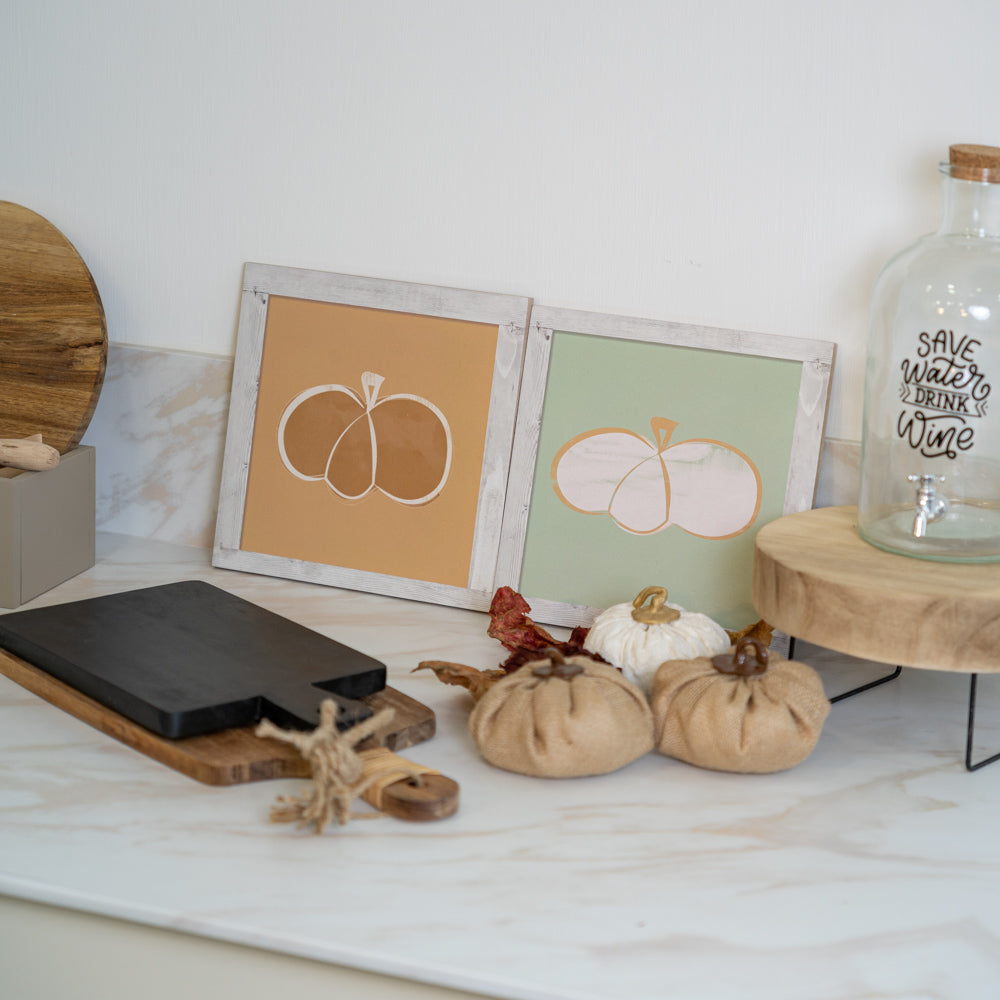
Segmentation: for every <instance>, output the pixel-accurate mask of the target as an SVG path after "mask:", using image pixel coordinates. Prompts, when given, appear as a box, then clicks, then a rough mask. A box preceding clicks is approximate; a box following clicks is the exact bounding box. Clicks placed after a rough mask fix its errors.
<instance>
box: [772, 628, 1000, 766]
mask: <svg viewBox="0 0 1000 1000" xmlns="http://www.w3.org/2000/svg"><path fill="white" fill-rule="evenodd" d="M788 659H790V660H794V659H795V636H794V635H791V636H789V637H788ZM902 672H903V668H902V666H898V667H896V669H895V670H894V671H893V672H892V673H891V674H886V675H885V677H879V678H878V679H877V680H874V681H869V682H868V683H867V684H862V685H861V686H860V687H856V688H851V690H850V691H845V692H844V693H843V694H838V695H836V696H835V697H833V698H831V699H830V704H831V705H833V704H834V703H835V702H838V701H843V700H844V699H845V698H850V697H852V696H853V695H856V694H861V692H862V691H870V690H871V689H872V688H876V687H878V686H879V685H880V684H888V682H889V681H893V680H895V679H896V678H897V677H898V676H899V675H900V674H901V673H902ZM998 756H1000V755H998Z"/></svg>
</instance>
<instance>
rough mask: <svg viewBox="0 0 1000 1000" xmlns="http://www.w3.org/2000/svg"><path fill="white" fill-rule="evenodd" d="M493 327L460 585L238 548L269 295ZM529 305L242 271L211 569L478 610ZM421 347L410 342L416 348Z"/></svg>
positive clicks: (323, 276)
mask: <svg viewBox="0 0 1000 1000" xmlns="http://www.w3.org/2000/svg"><path fill="white" fill-rule="evenodd" d="M272 295H278V296H286V297H289V298H298V299H309V300H313V301H318V302H332V303H338V304H343V305H353V306H362V307H368V308H372V309H384V310H391V311H394V312H403V313H410V314H416V315H420V316H434V317H440V318H443V319H457V320H465V321H468V322H475V323H485V324H489V325H491V326H496V327H497V328H498V331H499V335H498V339H497V350H496V355H495V360H494V369H493V382H492V390H491V396H490V409H489V416H488V419H487V426H486V440H485V449H484V458H483V468H482V474H481V477H480V484H479V501H478V507H477V510H476V520H475V532H474V536H473V548H472V558H471V562H470V567H469V577H468V585H467V586H466V587H455V586H449V585H446V584H438V583H433V582H429V581H423V580H412V579H407V578H404V577H396V576H390V575H387V574H383V573H377V572H369V571H365V570H358V569H352V568H348V567H341V566H330V565H326V564H323V563H312V562H306V561H302V560H298V559H289V558H285V557H279V556H272V555H266V554H262V553H257V552H249V551H244V550H242V549H241V548H240V539H241V535H242V527H243V516H244V512H245V507H246V493H247V482H248V475H249V469H250V451H251V446H252V442H253V429H254V420H255V415H256V410H257V393H258V387H259V384H260V374H261V360H262V356H263V349H264V330H265V324H266V321H267V310H268V302H269V300H270V296H272ZM530 309H531V299H530V298H526V297H521V296H514V295H502V294H497V293H492V292H477V291H468V290H465V289H455V288H443V287H438V286H434V285H421V284H411V283H409V282H402V281H389V280H385V279H380V278H367V277H358V276H354V275H345V274H331V273H327V272H324V271H312V270H305V269H301V268H292V267H278V266H273V265H267V264H246V265H245V267H244V275H243V293H242V299H241V304H240V321H239V331H238V336H237V345H236V358H235V365H234V370H233V389H232V395H231V399H230V404H229V420H228V425H227V430H226V447H225V453H224V458H223V466H222V483H221V489H220V496H219V511H218V517H217V520H216V530H215V545H214V548H213V552H212V564H213V565H214V566H219V567H222V568H224V569H234V570H241V571H244V572H248V573H260V574H263V575H266V576H278V577H282V578H286V579H292V580H304V581H308V582H311V583H321V584H326V585H328V586H332V587H343V588H346V589H349V590H363V591H369V592H371V593H376V594H386V595H388V596H391V597H403V598H408V599H411V600H419V601H427V602H430V603H434V604H445V605H450V606H453V607H464V608H472V609H475V610H484V609H486V608H488V607H489V605H490V601H491V599H492V597H493V580H494V575H495V570H496V563H497V558H498V553H499V548H500V526H501V522H502V515H503V508H504V500H505V493H506V487H507V478H508V472H509V469H510V452H511V443H512V440H513V435H514V423H515V416H516V410H517V399H518V387H519V384H520V377H521V365H522V361H523V357H524V343H525V333H526V328H527V323H528V314H529V312H530ZM419 349H420V345H419V344H416V343H415V344H414V350H419Z"/></svg>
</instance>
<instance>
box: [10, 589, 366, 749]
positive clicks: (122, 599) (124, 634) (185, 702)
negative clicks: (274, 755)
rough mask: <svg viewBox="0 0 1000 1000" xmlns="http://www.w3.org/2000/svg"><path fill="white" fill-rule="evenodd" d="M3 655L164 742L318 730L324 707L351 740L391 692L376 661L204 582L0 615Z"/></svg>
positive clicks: (125, 593)
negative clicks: (228, 733)
mask: <svg viewBox="0 0 1000 1000" xmlns="http://www.w3.org/2000/svg"><path fill="white" fill-rule="evenodd" d="M0 647H2V648H4V649H7V650H9V651H10V652H11V653H13V654H14V655H15V656H18V657H20V658H21V659H23V660H25V661H27V662H28V663H31V664H33V665H35V666H36V667H39V668H41V669H42V670H44V671H45V672H46V673H49V674H51V675H52V676H53V677H56V678H58V679H59V680H60V681H62V682H64V683H65V684H68V685H69V686H70V687H72V688H75V689H76V690H78V691H81V692H82V693H83V694H85V695H87V696H89V697H90V698H93V699H94V700H95V701H97V702H99V703H100V704H102V705H105V706H106V707H107V708H110V709H112V710H113V711H114V712H117V713H119V714H120V715H122V716H124V717H125V718H127V719H130V720H132V721H133V722H136V723H138V724H139V725H141V726H144V727H146V728H147V729H149V730H151V731H153V732H154V733H157V734H159V735H160V736H164V737H166V738H168V739H185V738H188V737H193V736H201V735H205V734H207V733H213V732H219V731H221V730H224V729H229V728H232V727H236V726H245V725H248V724H250V723H253V722H256V721H258V720H259V719H261V718H264V717H266V718H269V719H271V721H272V722H274V723H276V724H277V725H279V726H285V727H297V728H312V727H314V726H315V725H317V723H318V721H319V706H320V703H321V702H322V701H323V699H324V698H329V697H333V698H335V699H336V700H337V702H338V704H339V706H340V716H339V718H338V726H339V727H340V728H341V729H346V728H348V727H350V726H352V725H354V724H355V723H356V722H360V721H361V720H362V719H365V718H367V717H368V716H370V715H371V714H372V710H371V708H370V707H369V706H368V705H365V704H363V703H362V702H360V701H356V700H354V699H358V698H363V697H365V696H367V695H371V694H374V693H376V692H378V691H382V690H383V689H384V688H385V684H386V669H385V666H384V664H382V663H380V662H379V661H378V660H375V659H373V658H372V657H370V656H367V655H365V654H364V653H360V652H358V651H357V650H354V649H351V648H350V647H348V646H344V645H342V644H341V643H339V642H337V641H336V640H334V639H330V638H327V637H326V636H324V635H321V634H320V633H318V632H315V631H313V630H312V629H308V628H306V627H305V626H303V625H299V624H297V623H296V622H293V621H290V620H289V619H287V618H283V617H281V616H280V615H277V614H274V613H273V612H271V611H267V610H266V609H264V608H261V607H259V606H258V605H256V604H253V603H251V602H250V601H246V600H244V599H243V598H241V597H237V596H235V595H234V594H230V593H228V592H227V591H225V590H222V589H221V588H219V587H215V586H213V585H212V584H208V583H204V582H202V581H200V580H186V581H182V582H180V583H171V584H165V585H163V586H158V587H147V588H143V589H140V590H132V591H125V592H123V593H119V594H109V595H106V596H104V597H94V598H89V599H87V600H83V601H74V602H70V603H67V604H56V605H52V606H51V607H45V608H32V609H30V610H28V611H16V612H12V613H10V614H6V615H0Z"/></svg>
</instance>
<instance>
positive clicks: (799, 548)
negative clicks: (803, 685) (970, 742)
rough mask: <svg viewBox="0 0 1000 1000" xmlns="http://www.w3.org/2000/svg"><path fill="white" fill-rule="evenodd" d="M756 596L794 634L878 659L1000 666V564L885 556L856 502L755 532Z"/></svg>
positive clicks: (980, 668) (976, 668)
mask: <svg viewBox="0 0 1000 1000" xmlns="http://www.w3.org/2000/svg"><path fill="white" fill-rule="evenodd" d="M753 602H754V606H755V608H756V609H757V612H758V613H759V614H760V615H761V617H763V618H764V619H766V620H767V621H768V622H769V623H770V624H772V625H774V626H776V627H777V628H779V629H781V630H782V631H784V632H787V633H788V634H789V635H793V636H796V637H797V638H801V639H805V640H807V641H809V642H813V643H816V644H817V645H819V646H824V647H826V648H827V649H833V650H836V651H838V652H841V653H847V654H848V655H850V656H858V657H861V658H863V659H869V660H875V661H877V662H880V663H890V664H900V665H902V666H904V667H921V668H925V669H929V670H949V671H960V672H966V673H997V672H1000V563H984V564H975V565H969V564H959V563H944V562H929V561H927V560H923V559H912V558H910V557H908V556H900V555H893V554H892V553H889V552H883V551H882V550H881V549H877V548H875V547H874V546H873V545H869V544H868V543H867V542H866V541H864V540H863V539H862V538H861V536H860V535H858V532H857V508H856V507H853V506H852V507H822V508H818V509H816V510H808V511H803V512H802V513H799V514H789V515H787V516H785V517H781V518H779V519H778V520H776V521H772V522H771V523H770V524H768V525H766V526H765V527H764V528H762V529H761V530H760V532H759V533H758V535H757V541H756V550H755V553H754V572H753Z"/></svg>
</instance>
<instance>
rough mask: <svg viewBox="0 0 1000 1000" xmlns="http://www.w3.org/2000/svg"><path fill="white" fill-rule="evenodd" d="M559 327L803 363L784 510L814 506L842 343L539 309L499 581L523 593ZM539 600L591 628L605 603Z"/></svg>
mask: <svg viewBox="0 0 1000 1000" xmlns="http://www.w3.org/2000/svg"><path fill="white" fill-rule="evenodd" d="M556 330H560V331H565V332H567V333H579V334H591V335H594V336H600V337H607V338H614V339H618V340H622V341H633V340H634V341H644V342H649V343H657V344H664V345H671V346H677V347H692V348H698V349H699V350H706V351H718V352H723V353H727V354H746V355H756V356H759V357H766V358H776V359H781V360H788V361H799V362H801V364H802V377H801V380H800V382H799V396H798V411H797V413H796V418H795V425H794V432H793V441H792V452H791V456H790V465H789V473H788V482H787V486H786V490H785V503H784V511H783V512H784V513H785V514H790V513H794V512H797V511H800V510H807V509H809V508H810V507H811V506H812V503H813V497H814V494H815V490H816V478H817V474H818V471H819V455H820V448H821V446H822V443H823V429H824V425H825V423H826V408H827V400H828V397H829V389H830V375H831V372H832V369H833V359H834V351H835V347H836V345H835V344H833V343H832V342H829V341H823V340H808V339H802V338H798V337H782V336H776V335H773V334H763V333H748V332H745V331H741V330H725V329H720V328H717V327H706V326H691V325H688V324H684V323H670V322H666V321H661V320H650V319H637V318H634V317H629V316H613V315H607V314H603V313H591V312H582V311H579V310H575V309H556V308H551V307H547V306H537V305H536V306H534V307H533V308H532V310H531V319H530V322H529V324H528V339H527V346H526V348H525V358H524V376H523V378H522V380H521V400H520V403H519V404H518V411H517V424H516V428H515V432H514V451H513V455H512V458H511V478H510V482H509V483H508V485H507V503H506V506H505V508H504V521H503V530H502V532H501V544H500V559H499V561H498V564H497V576H496V582H497V585H498V586H504V585H507V586H511V587H513V588H514V589H515V590H518V591H520V584H519V581H520V579H521V569H522V565H523V562H524V551H525V541H526V537H527V530H528V514H529V512H530V508H531V498H532V493H533V491H534V488H535V483H534V481H533V479H534V469H535V461H536V459H537V456H538V441H539V436H540V433H541V428H542V410H543V407H544V404H545V392H546V384H547V382H548V375H549V356H550V353H551V349H552V336H553V332H554V331H556ZM523 596H524V597H525V599H526V600H527V602H528V603H529V604H530V605H531V617H532V618H533V619H535V620H536V621H541V622H545V623H547V624H551V625H569V626H576V625H589V624H590V623H591V622H592V621H593V619H594V617H595V615H597V614H598V613H599V612H600V611H601V610H603V609H601V608H594V607H588V606H586V605H578V604H569V603H565V602H562V601H557V600H552V599H551V597H547V596H546V595H544V594H535V595H532V594H525V595H523Z"/></svg>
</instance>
